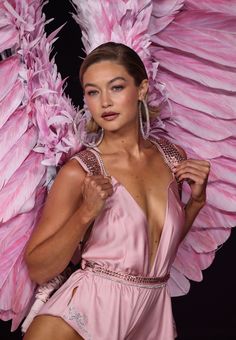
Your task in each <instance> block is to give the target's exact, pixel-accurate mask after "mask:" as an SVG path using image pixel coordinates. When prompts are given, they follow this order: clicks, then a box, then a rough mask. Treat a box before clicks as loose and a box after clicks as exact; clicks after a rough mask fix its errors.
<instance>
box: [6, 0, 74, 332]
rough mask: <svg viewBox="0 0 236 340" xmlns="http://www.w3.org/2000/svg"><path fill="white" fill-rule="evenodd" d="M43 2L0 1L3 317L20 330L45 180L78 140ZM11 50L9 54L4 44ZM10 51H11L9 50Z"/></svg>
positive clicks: (31, 286) (30, 291)
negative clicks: (28, 249)
mask: <svg viewBox="0 0 236 340" xmlns="http://www.w3.org/2000/svg"><path fill="white" fill-rule="evenodd" d="M41 5H42V3H41V1H40V0H37V1H30V2H29V1H27V0H23V1H20V2H19V1H15V0H13V1H11V2H4V3H3V2H1V3H0V38H2V39H0V40H1V42H0V52H2V53H1V56H2V57H3V58H5V59H4V60H2V61H1V62H0V150H1V153H0V171H1V179H0V200H1V207H0V221H1V222H0V272H1V276H0V318H2V319H3V320H9V319H12V320H13V322H12V330H15V329H16V328H17V327H18V325H19V323H20V322H21V320H22V318H23V317H24V316H25V314H26V312H27V311H28V309H29V307H30V304H31V303H32V296H33V293H34V288H35V284H34V283H33V282H31V280H30V278H29V275H28V271H27V268H26V264H25V262H24V250H25V246H26V243H27V241H28V239H29V237H30V235H31V233H32V231H33V229H34V227H35V225H36V223H37V221H38V219H39V216H40V212H41V208H42V205H43V203H44V200H45V196H46V191H47V187H46V185H47V184H48V183H50V182H51V181H52V180H53V176H55V172H56V166H58V165H62V164H63V162H65V160H66V159H67V158H68V157H70V154H71V153H73V152H75V150H76V149H77V148H79V147H80V146H79V145H78V143H77V141H76V137H75V131H74V125H73V117H74V116H75V114H76V112H75V110H74V108H73V106H72V104H71V102H70V100H68V99H67V98H66V97H65V96H64V95H63V84H64V82H63V81H62V80H61V77H60V74H58V72H57V68H56V65H55V63H54V60H53V59H52V60H51V61H50V58H49V56H50V52H51V48H52V43H53V41H55V35H56V34H57V33H58V31H59V29H60V28H59V29H58V30H57V31H56V32H54V33H52V34H51V35H50V36H49V37H48V38H47V37H46V35H45V33H44V24H45V17H44V15H42V8H41ZM6 49H10V50H11V52H12V54H13V56H11V57H7V55H8V53H5V51H4V50H6ZM8 52H9V51H8Z"/></svg>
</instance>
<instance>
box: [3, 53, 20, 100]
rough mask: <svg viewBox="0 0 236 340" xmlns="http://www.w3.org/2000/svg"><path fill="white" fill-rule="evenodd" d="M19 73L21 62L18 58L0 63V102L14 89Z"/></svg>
mask: <svg viewBox="0 0 236 340" xmlns="http://www.w3.org/2000/svg"><path fill="white" fill-rule="evenodd" d="M19 71H20V62H19V58H18V57H16V56H14V57H11V58H8V59H6V60H3V61H1V62H0V101H2V99H3V98H4V97H5V96H6V95H7V93H8V92H9V91H10V90H11V89H12V88H13V86H14V84H15V82H16V79H17V77H18V74H19Z"/></svg>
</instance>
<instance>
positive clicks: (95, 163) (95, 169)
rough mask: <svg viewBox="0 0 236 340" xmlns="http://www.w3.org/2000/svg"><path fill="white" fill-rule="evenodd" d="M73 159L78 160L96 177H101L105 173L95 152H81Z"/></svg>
mask: <svg viewBox="0 0 236 340" xmlns="http://www.w3.org/2000/svg"><path fill="white" fill-rule="evenodd" d="M71 159H76V160H77V161H78V162H79V163H80V165H81V166H82V168H83V169H84V170H85V171H86V172H89V173H90V174H92V175H94V176H97V175H101V173H103V172H104V171H103V167H102V164H100V161H99V158H98V157H97V154H96V153H95V152H93V150H92V149H91V150H88V149H86V150H83V151H80V152H79V153H78V154H76V155H75V156H73V157H71Z"/></svg>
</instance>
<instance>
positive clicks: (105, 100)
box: [101, 91, 112, 108]
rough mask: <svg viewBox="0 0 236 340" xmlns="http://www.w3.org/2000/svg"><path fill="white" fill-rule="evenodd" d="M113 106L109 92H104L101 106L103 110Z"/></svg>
mask: <svg viewBox="0 0 236 340" xmlns="http://www.w3.org/2000/svg"><path fill="white" fill-rule="evenodd" d="M111 105H112V100H111V97H110V95H109V93H108V91H103V92H102V94H101V106H102V107H103V108H106V107H109V106H111Z"/></svg>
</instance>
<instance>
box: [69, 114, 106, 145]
mask: <svg viewBox="0 0 236 340" xmlns="http://www.w3.org/2000/svg"><path fill="white" fill-rule="evenodd" d="M83 112H84V113H83ZM82 113H83V114H82ZM90 119H91V114H90V112H89V111H87V110H85V109H82V110H80V111H79V112H78V115H77V116H76V117H75V120H74V128H75V131H76V135H77V137H78V139H79V141H80V143H81V144H82V145H84V146H86V147H88V148H95V147H97V146H98V145H99V144H100V143H101V142H102V140H103V137H104V129H103V128H101V129H100V131H99V132H98V133H96V132H92V133H87V129H86V126H87V123H88V121H89V120H90ZM99 133H100V135H99V137H98V134H99Z"/></svg>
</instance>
